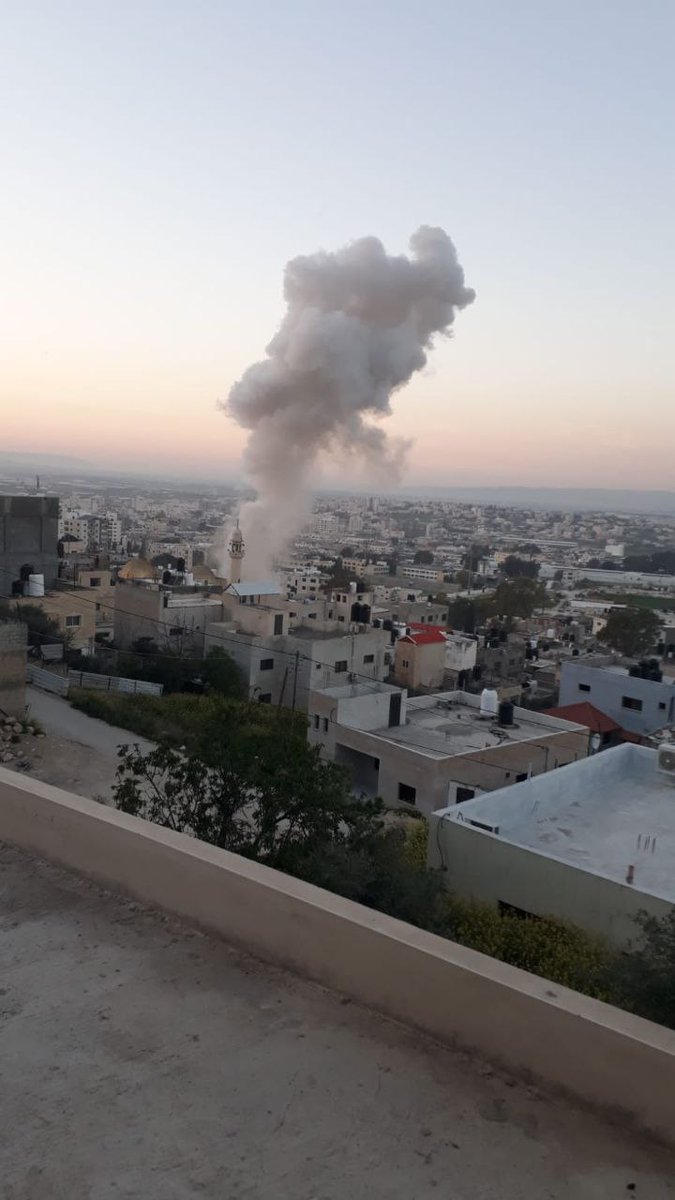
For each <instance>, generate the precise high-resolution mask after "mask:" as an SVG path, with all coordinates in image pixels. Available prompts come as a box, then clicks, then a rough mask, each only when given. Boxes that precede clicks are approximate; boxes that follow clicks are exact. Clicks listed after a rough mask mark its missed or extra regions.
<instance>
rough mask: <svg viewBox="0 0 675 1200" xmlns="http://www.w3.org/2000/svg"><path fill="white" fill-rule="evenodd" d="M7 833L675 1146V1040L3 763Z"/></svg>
mask: <svg viewBox="0 0 675 1200" xmlns="http://www.w3.org/2000/svg"><path fill="white" fill-rule="evenodd" d="M0 839H2V840H4V841H7V842H11V843H13V844H15V845H18V846H21V847H22V848H24V849H26V850H29V851H33V852H35V853H37V854H41V855H43V856H44V857H45V858H48V859H51V860H52V861H54V862H57V863H60V864H62V865H63V866H66V867H69V868H71V869H73V870H76V871H78V872H80V873H82V874H85V875H88V876H90V877H91V878H93V879H95V880H97V881H98V882H100V883H102V884H104V885H106V886H108V887H111V888H114V889H116V890H120V891H123V892H125V893H127V894H128V895H131V896H134V897H136V898H137V899H138V900H141V901H142V902H144V903H146V904H148V905H152V906H156V907H160V908H164V909H167V910H169V911H171V912H173V913H176V914H177V915H179V916H180V917H182V918H184V919H185V920H188V921H190V922H193V923H195V924H196V925H199V926H201V927H202V928H204V929H208V930H210V931H212V932H215V933H217V934H219V935H221V936H222V937H224V938H225V939H226V940H227V941H228V942H230V943H232V944H233V945H236V946H239V947H241V948H242V949H244V950H246V951H248V952H249V953H251V954H254V955H257V956H258V957H260V958H264V959H267V960H268V961H271V962H275V963H279V964H281V965H283V966H285V967H288V968H289V969H290V970H292V971H295V972H297V973H298V974H300V975H303V976H305V977H307V978H309V979H313V980H316V981H318V982H319V983H322V984H325V985H326V986H328V987H331V988H334V989H336V990H337V991H339V992H342V993H344V994H346V995H348V996H351V997H352V998H353V999H354V1000H356V1001H359V1002H360V1003H362V1004H365V1005H368V1006H369V1007H371V1008H373V1009H375V1010H377V1011H379V1012H381V1013H383V1014H386V1015H387V1016H389V1017H393V1018H394V1019H396V1020H398V1021H401V1022H403V1023H405V1024H407V1025H411V1026H414V1027H416V1028H418V1029H420V1030H422V1031H424V1032H425V1033H427V1034H430V1035H431V1036H432V1037H434V1038H437V1039H438V1040H440V1041H442V1042H445V1043H450V1044H455V1043H456V1044H460V1045H462V1046H464V1047H468V1048H471V1049H473V1050H475V1052H476V1053H477V1054H478V1055H480V1056H481V1057H482V1058H485V1059H488V1060H490V1061H492V1062H495V1063H498V1064H500V1065H502V1066H503V1067H505V1068H507V1069H508V1070H510V1071H515V1072H517V1073H519V1074H521V1075H524V1076H526V1077H531V1078H534V1079H537V1080H540V1081H541V1082H542V1083H543V1085H544V1086H545V1087H547V1088H549V1089H551V1088H556V1089H557V1088H563V1089H565V1090H566V1091H567V1092H569V1093H571V1094H573V1095H576V1096H577V1097H579V1098H580V1099H582V1100H583V1101H584V1102H585V1103H591V1104H593V1105H597V1106H599V1107H602V1108H605V1109H611V1110H613V1111H615V1112H616V1111H617V1110H620V1111H621V1113H622V1115H623V1117H624V1119H630V1120H632V1121H634V1122H637V1123H638V1124H639V1125H640V1126H642V1127H644V1128H646V1129H648V1130H649V1131H651V1132H652V1133H655V1134H657V1135H658V1136H660V1137H662V1138H664V1139H666V1140H671V1141H673V1140H675V1033H673V1032H671V1031H669V1030H666V1029H662V1028H661V1027H660V1026H657V1025H653V1024H651V1023H650V1022H648V1021H643V1020H641V1019H639V1018H637V1017H632V1016H630V1015H629V1014H627V1013H623V1012H620V1011H619V1010H617V1009H614V1008H611V1007H610V1006H608V1005H605V1004H601V1003H600V1002H598V1001H595V1000H591V999H588V998H587V997H585V996H580V995H577V993H575V992H571V991H568V990H567V989H565V988H561V987H558V985H557V984H552V983H550V982H549V981H547V980H545V979H539V978H537V977H536V976H533V975H528V974H527V973H526V972H523V971H519V970H516V969H515V968H513V967H508V966H506V965H505V964H503V963H499V962H497V961H496V960H494V959H491V958H488V957H486V956H485V955H481V954H477V953H475V952H474V951H472V950H467V949H465V948H464V947H462V946H458V945H456V944H455V943H453V942H449V941H447V940H445V939H444V938H439V937H436V936H434V935H433V934H429V933H424V932H423V931H421V930H418V929H415V928H414V927H412V926H410V925H406V924H404V923H403V922H401V921H396V920H394V919H392V918H390V917H386V916H383V915H382V914H380V913H377V912H373V911H371V910H370V909H367V908H363V907H362V906H361V905H358V904H353V903H351V902H350V901H348V900H343V899H341V898H340V897H338V896H334V895H332V894H331V893H330V892H325V891H323V890H321V889H320V888H316V887H312V886H311V885H309V884H305V883H302V882H300V881H299V880H295V879H292V878H289V877H288V876H285V875H282V874H280V873H279V872H277V871H271V870H269V869H268V868H266V867H262V866H259V865H258V864H257V863H253V862H249V861H247V860H246V859H243V858H239V857H238V856H237V855H233V854H229V853H227V852H226V851H223V850H217V849H216V848H215V847H212V846H207V845H205V844H204V843H203V842H199V841H196V840H195V839H193V838H189V837H186V836H185V835H182V834H175V833H172V832H171V831H169V830H166V829H161V828H158V827H157V826H154V825H151V824H149V823H148V822H146V821H141V820H139V819H137V818H135V817H130V816H127V815H126V814H124V813H119V812H117V811H115V810H113V809H109V808H106V807H104V806H102V805H98V804H96V803H94V802H92V801H88V800H85V799H82V798H80V797H77V796H73V795H71V794H70V793H67V792H63V791H60V790H58V789H56V788H52V787H49V786H48V785H47V784H42V783H39V782H37V781H35V780H28V779H23V778H19V777H17V776H16V775H14V774H12V773H11V772H9V771H6V770H3V769H0Z"/></svg>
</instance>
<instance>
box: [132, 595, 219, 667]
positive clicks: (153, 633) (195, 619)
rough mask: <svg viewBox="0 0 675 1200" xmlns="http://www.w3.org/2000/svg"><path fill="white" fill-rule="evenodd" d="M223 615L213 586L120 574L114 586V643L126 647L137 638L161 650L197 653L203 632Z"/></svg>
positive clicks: (201, 648) (202, 638)
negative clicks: (206, 587)
mask: <svg viewBox="0 0 675 1200" xmlns="http://www.w3.org/2000/svg"><path fill="white" fill-rule="evenodd" d="M222 615H223V601H222V596H221V594H220V592H219V591H218V590H217V589H214V590H211V591H206V590H204V589H201V588H198V587H195V586H192V587H185V586H180V585H176V586H173V585H164V584H159V583H153V582H144V581H141V580H136V581H127V580H124V579H122V578H121V577H120V578H119V579H118V581H117V584H116V585H115V607H114V631H115V645H116V646H118V647H119V648H120V649H121V650H128V649H129V648H130V647H131V646H132V644H133V643H134V642H136V641H138V640H139V639H140V638H150V639H151V640H152V641H153V642H156V643H157V645H158V646H160V647H161V648H163V649H167V648H169V649H173V650H176V651H178V652H181V653H182V652H187V653H192V654H197V655H201V654H203V652H204V631H205V629H206V627H207V625H209V624H210V623H211V622H213V621H217V620H219V619H220V618H221V617H222Z"/></svg>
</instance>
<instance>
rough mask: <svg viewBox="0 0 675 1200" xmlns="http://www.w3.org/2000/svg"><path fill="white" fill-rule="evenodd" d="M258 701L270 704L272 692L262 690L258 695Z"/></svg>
mask: <svg viewBox="0 0 675 1200" xmlns="http://www.w3.org/2000/svg"><path fill="white" fill-rule="evenodd" d="M258 703H259V704H271V703H272V693H271V692H263V693H262V695H261V696H258Z"/></svg>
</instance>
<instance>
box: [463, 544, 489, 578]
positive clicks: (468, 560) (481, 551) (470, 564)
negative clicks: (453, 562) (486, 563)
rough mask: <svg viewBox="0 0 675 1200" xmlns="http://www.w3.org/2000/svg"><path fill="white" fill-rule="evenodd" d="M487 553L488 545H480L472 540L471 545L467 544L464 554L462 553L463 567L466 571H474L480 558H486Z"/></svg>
mask: <svg viewBox="0 0 675 1200" xmlns="http://www.w3.org/2000/svg"><path fill="white" fill-rule="evenodd" d="M489 553H490V547H489V546H488V545H485V544H482V545H481V544H479V543H478V542H474V543H473V544H472V545H471V546H469V548H468V550H467V552H466V554H465V555H464V558H463V559H462V566H463V567H465V568H466V570H467V571H475V570H476V568H477V566H478V563H479V562H480V560H481V558H487V556H488V554H489Z"/></svg>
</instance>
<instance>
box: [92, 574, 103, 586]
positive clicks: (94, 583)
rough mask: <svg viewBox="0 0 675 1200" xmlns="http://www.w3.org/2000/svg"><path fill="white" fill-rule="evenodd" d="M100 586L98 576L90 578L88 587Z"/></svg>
mask: <svg viewBox="0 0 675 1200" xmlns="http://www.w3.org/2000/svg"><path fill="white" fill-rule="evenodd" d="M100 586H101V578H100V576H99V575H96V576H93V577H90V579H89V587H100Z"/></svg>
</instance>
